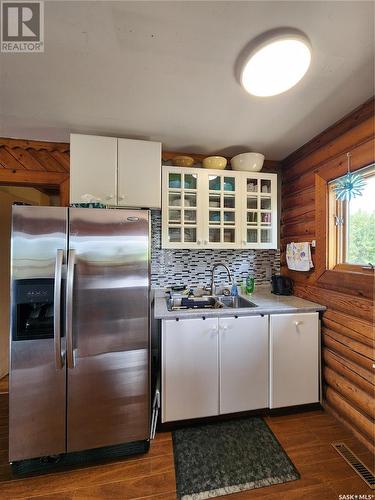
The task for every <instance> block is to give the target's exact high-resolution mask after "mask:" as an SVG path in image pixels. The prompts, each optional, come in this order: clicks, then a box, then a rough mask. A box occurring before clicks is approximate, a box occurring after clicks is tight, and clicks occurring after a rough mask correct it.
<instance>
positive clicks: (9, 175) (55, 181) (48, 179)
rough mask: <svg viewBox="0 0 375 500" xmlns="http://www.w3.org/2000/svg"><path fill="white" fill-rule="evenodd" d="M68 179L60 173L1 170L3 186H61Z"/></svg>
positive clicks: (0, 175) (0, 180)
mask: <svg viewBox="0 0 375 500" xmlns="http://www.w3.org/2000/svg"><path fill="white" fill-rule="evenodd" d="M67 178H68V175H67V174H64V173H60V172H46V171H30V170H10V169H0V183H1V184H18V185H23V186H27V185H42V186H53V187H54V186H59V185H60V184H61V183H62V182H64V181H65V180H66V179H67Z"/></svg>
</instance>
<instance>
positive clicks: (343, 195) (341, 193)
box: [333, 153, 366, 201]
mask: <svg viewBox="0 0 375 500" xmlns="http://www.w3.org/2000/svg"><path fill="white" fill-rule="evenodd" d="M346 156H347V158H348V173H347V174H346V175H344V177H341V179H339V180H338V181H337V183H336V186H335V187H334V188H333V191H334V192H335V194H336V199H337V200H339V201H343V200H348V201H350V200H351V199H352V198H356V197H357V196H362V191H363V188H364V187H365V186H366V182H365V179H364V177H363V175H361V174H356V173H352V172H351V171H350V158H351V156H352V155H351V153H346Z"/></svg>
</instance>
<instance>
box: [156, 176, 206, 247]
mask: <svg viewBox="0 0 375 500" xmlns="http://www.w3.org/2000/svg"><path fill="white" fill-rule="evenodd" d="M199 173H200V172H199V169H194V168H189V169H182V168H180V167H170V168H163V170H162V179H163V180H162V182H163V186H164V187H163V190H162V195H163V200H162V220H163V230H162V232H163V236H162V239H163V247H164V248H200V247H202V240H203V226H202V221H203V218H202V217H200V216H199V214H200V213H202V206H203V198H202V193H203V187H202V185H201V184H202V176H201V175H199Z"/></svg>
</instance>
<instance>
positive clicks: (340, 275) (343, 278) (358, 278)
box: [315, 171, 374, 298]
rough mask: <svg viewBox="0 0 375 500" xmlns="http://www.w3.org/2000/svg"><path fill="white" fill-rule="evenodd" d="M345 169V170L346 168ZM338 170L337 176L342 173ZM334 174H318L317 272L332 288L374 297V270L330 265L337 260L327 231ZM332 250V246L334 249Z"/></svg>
mask: <svg viewBox="0 0 375 500" xmlns="http://www.w3.org/2000/svg"><path fill="white" fill-rule="evenodd" d="M344 173H345V171H344ZM339 176H340V173H338V174H337V175H336V176H335V177H339ZM329 180H331V178H330V175H329V177H328V178H327V174H326V175H325V176H324V172H321V173H320V174H319V175H318V174H315V226H316V229H315V235H316V240H317V242H318V244H317V247H316V251H315V272H316V281H317V283H318V284H319V285H320V286H322V287H324V288H330V289H332V290H338V291H343V290H344V291H345V293H348V294H352V295H358V296H361V297H367V298H372V297H373V294H374V291H373V273H372V272H371V271H370V272H366V271H365V270H361V271H360V272H358V271H359V270H358V268H356V270H355V271H353V270H349V269H343V268H338V269H336V268H335V269H334V270H330V269H329V263H331V262H332V260H333V255H332V254H331V252H329V250H328V241H327V232H328V228H329V226H330V225H329V222H328V203H329V192H328V181H329ZM330 236H331V237H332V226H331V227H330ZM331 251H332V250H331Z"/></svg>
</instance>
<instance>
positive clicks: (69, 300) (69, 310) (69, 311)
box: [65, 250, 76, 368]
mask: <svg viewBox="0 0 375 500" xmlns="http://www.w3.org/2000/svg"><path fill="white" fill-rule="evenodd" d="M75 258H76V252H75V250H69V258H68V270H67V274H66V306H65V307H66V320H65V323H66V353H67V362H68V368H74V367H75V360H74V348H73V282H74V264H75Z"/></svg>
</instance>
